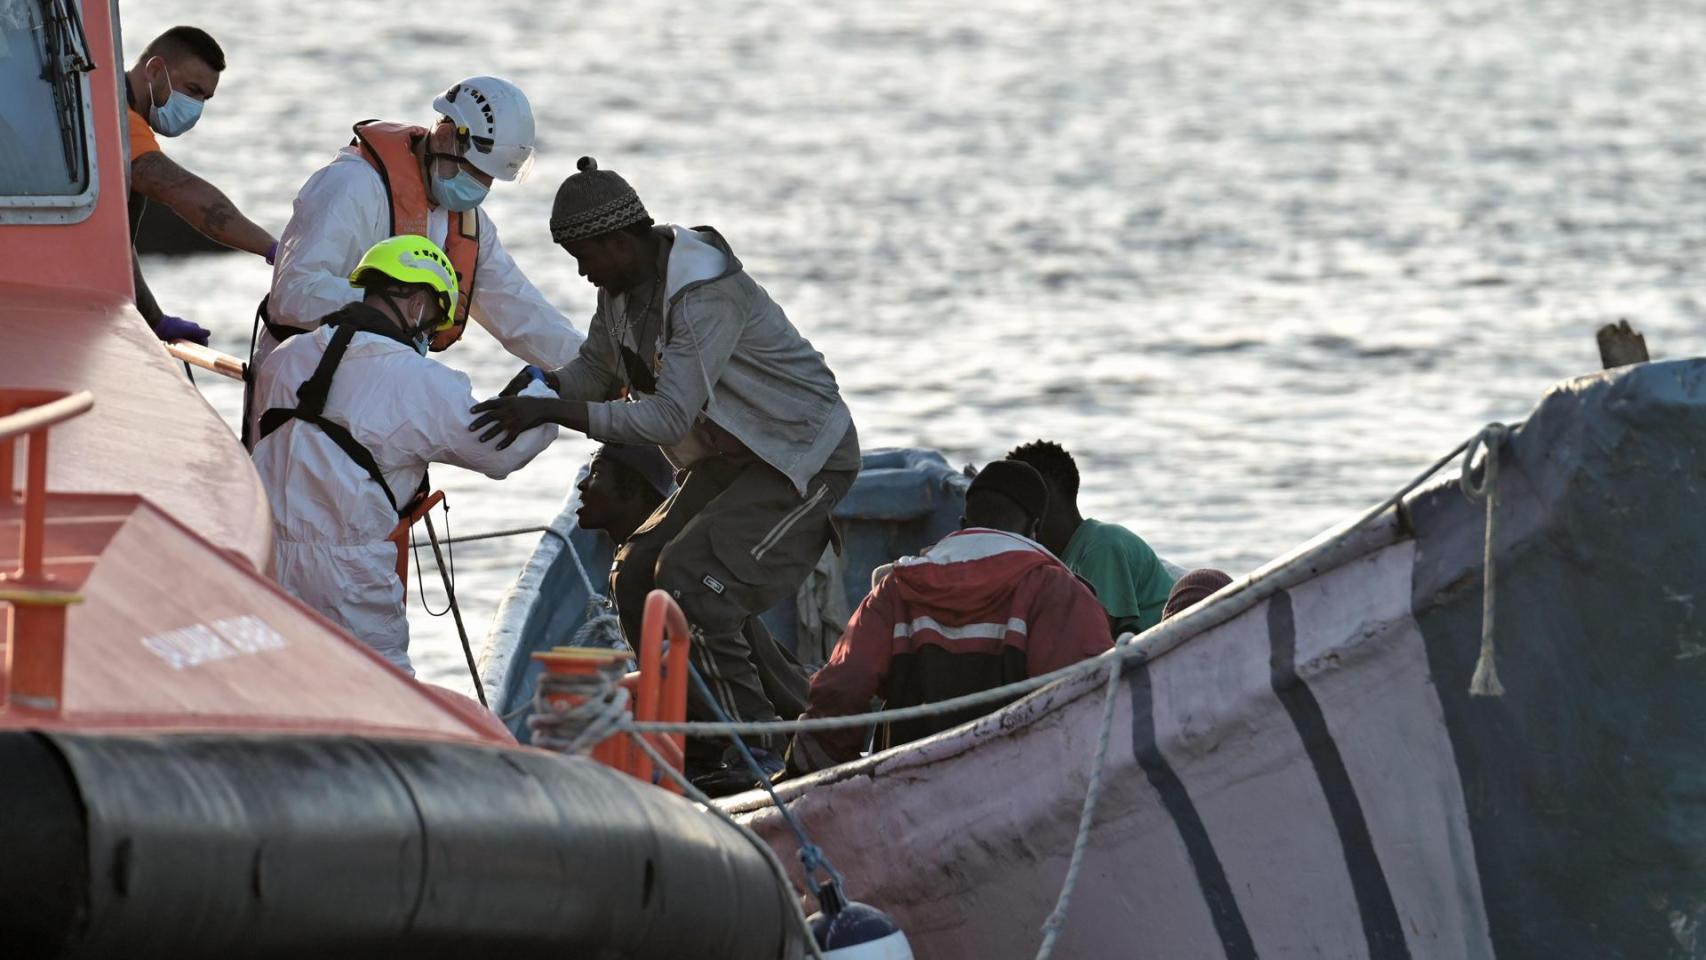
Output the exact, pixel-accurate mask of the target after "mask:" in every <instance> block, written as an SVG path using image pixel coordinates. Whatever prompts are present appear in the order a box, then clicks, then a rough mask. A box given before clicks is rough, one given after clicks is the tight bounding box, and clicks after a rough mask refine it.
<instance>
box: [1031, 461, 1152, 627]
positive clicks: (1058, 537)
mask: <svg viewBox="0 0 1706 960" xmlns="http://www.w3.org/2000/svg"><path fill="white" fill-rule="evenodd" d="M1007 459H1009V460H1018V461H1020V462H1023V463H1028V464H1030V465H1031V466H1033V467H1035V468H1036V470H1037V472H1038V473H1040V474H1042V475H1043V481H1044V482H1045V483H1046V484H1047V486H1048V512H1047V513H1045V514H1044V515H1043V522H1042V525H1041V527H1040V528H1039V529H1038V531H1037V540H1038V542H1040V543H1041V544H1042V545H1043V546H1045V547H1047V548H1048V549H1049V550H1050V551H1052V552H1053V553H1054V555H1055V556H1057V557H1059V558H1060V562H1061V563H1063V564H1065V565H1066V568H1067V569H1068V570H1071V571H1072V572H1073V573H1076V574H1078V575H1079V576H1080V577H1083V578H1084V579H1085V580H1088V581H1089V582H1090V586H1092V587H1094V588H1095V590H1096V599H1098V600H1100V601H1101V602H1102V609H1104V610H1106V611H1108V621H1109V623H1110V624H1111V625H1112V627H1113V631H1114V635H1115V636H1118V635H1120V634H1122V633H1141V632H1143V631H1144V630H1147V629H1148V628H1150V627H1153V626H1155V625H1156V624H1157V623H1159V622H1161V610H1162V608H1163V607H1165V606H1166V605H1167V593H1168V591H1170V590H1171V589H1172V588H1173V576H1172V574H1170V573H1168V572H1167V568H1166V566H1165V565H1164V564H1163V563H1162V562H1161V558H1160V557H1158V556H1156V555H1155V551H1154V550H1152V549H1150V547H1149V544H1147V543H1144V542H1143V538H1142V537H1139V536H1138V535H1137V534H1135V533H1132V532H1131V531H1130V530H1127V529H1126V528H1125V527H1122V526H1120V525H1119V524H1116V523H1103V522H1101V521H1100V520H1091V519H1088V518H1086V517H1085V516H1084V515H1083V514H1081V513H1079V512H1078V464H1077V462H1075V461H1074V460H1073V459H1072V454H1070V453H1067V452H1066V448H1065V447H1062V446H1061V445H1060V444H1058V443H1055V442H1053V441H1051V440H1036V441H1032V442H1031V443H1026V444H1022V445H1020V446H1017V447H1014V448H1013V450H1012V451H1011V452H1010V453H1008V454H1007Z"/></svg>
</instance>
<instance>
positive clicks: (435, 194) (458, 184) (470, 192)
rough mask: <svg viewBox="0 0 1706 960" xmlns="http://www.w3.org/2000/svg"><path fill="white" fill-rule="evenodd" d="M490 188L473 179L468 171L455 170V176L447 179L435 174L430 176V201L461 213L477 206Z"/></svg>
mask: <svg viewBox="0 0 1706 960" xmlns="http://www.w3.org/2000/svg"><path fill="white" fill-rule="evenodd" d="M491 189H492V188H491V187H488V186H486V185H485V184H483V183H481V182H480V181H478V180H476V179H474V175H473V174H471V173H469V172H468V171H466V170H457V171H456V176H454V177H451V178H450V179H449V180H444V179H441V178H439V177H437V176H434V177H433V178H432V186H431V192H432V202H433V203H436V204H438V205H439V206H441V207H443V208H444V209H446V210H452V211H455V212H457V213H461V212H463V211H467V210H472V209H474V208H475V207H477V206H479V205H480V201H482V200H484V199H486V194H487V193H489V192H490V191H491Z"/></svg>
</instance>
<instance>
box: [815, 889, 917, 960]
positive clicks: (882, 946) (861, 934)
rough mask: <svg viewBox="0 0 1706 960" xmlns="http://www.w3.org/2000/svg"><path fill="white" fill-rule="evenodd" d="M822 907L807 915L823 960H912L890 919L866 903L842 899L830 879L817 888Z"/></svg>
mask: <svg viewBox="0 0 1706 960" xmlns="http://www.w3.org/2000/svg"><path fill="white" fill-rule="evenodd" d="M817 901H818V903H819V905H821V906H822V907H823V909H822V910H821V911H819V912H817V913H814V914H812V915H811V916H810V917H809V918H807V923H809V924H810V925H811V928H812V936H814V937H816V938H817V945H818V948H819V949H821V950H822V951H823V955H824V957H825V958H826V960H912V944H910V943H908V942H907V940H906V934H905V933H903V932H902V931H901V929H900V925H899V924H897V923H895V922H894V918H893V917H890V916H889V915H888V914H886V913H884V912H882V911H881V910H878V909H877V908H876V907H873V906H871V905H870V904H868V903H860V902H858V901H857V900H854V901H843V900H842V897H841V891H840V890H839V889H838V888H837V887H836V886H835V884H834V883H833V882H831V883H826V884H824V885H823V886H821V887H819V888H818V894H817Z"/></svg>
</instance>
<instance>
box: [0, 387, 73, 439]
mask: <svg viewBox="0 0 1706 960" xmlns="http://www.w3.org/2000/svg"><path fill="white" fill-rule="evenodd" d="M11 392H12V391H6V390H0V404H5V403H6V400H7V394H8V393H11ZM17 393H21V394H26V395H27V394H35V395H36V396H40V397H43V398H46V397H49V396H53V394H49V393H45V392H43V393H36V392H35V391H18V392H17ZM25 402H26V403H27V402H28V401H25ZM94 406H95V395H94V394H93V393H90V392H89V391H87V390H79V391H77V392H76V393H73V394H69V395H60V396H59V397H58V398H57V399H54V400H48V401H46V402H43V403H39V404H37V405H34V406H29V407H26V408H24V409H22V410H19V411H17V412H16V413H11V414H8V415H6V416H0V440H12V439H15V438H17V437H21V436H23V435H24V434H26V433H35V432H36V431H38V430H45V429H47V428H48V427H51V426H54V425H55V424H59V423H64V422H65V421H67V420H70V419H71V418H72V417H76V416H80V415H82V414H85V413H88V412H89V410H90V409H91V408H93V407H94Z"/></svg>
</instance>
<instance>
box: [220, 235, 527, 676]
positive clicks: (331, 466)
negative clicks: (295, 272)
mask: <svg viewBox="0 0 1706 960" xmlns="http://www.w3.org/2000/svg"><path fill="white" fill-rule="evenodd" d="M345 283H346V284H347V285H349V286H350V289H351V291H352V292H353V293H354V295H355V296H357V297H360V299H359V300H357V301H356V302H354V303H348V304H345V305H343V306H342V307H340V308H339V309H337V310H334V311H331V312H330V313H328V314H327V315H326V316H324V317H321V318H320V322H319V323H318V324H317V325H316V329H315V330H314V331H313V332H312V333H307V334H303V335H302V336H297V337H292V338H290V339H289V340H287V341H286V342H285V343H284V344H283V345H281V346H280V347H279V348H278V349H276V350H274V351H273V353H272V355H271V356H270V357H268V358H267V360H266V362H265V364H263V365H262V367H261V368H260V371H259V375H258V377H257V378H256V393H255V405H256V407H257V408H258V409H260V410H262V411H265V412H264V413H263V414H262V415H261V416H260V417H259V418H258V421H259V423H258V438H257V440H256V443H255V449H254V454H253V456H254V461H255V469H256V470H257V471H258V472H259V473H260V476H261V483H262V484H263V485H264V486H265V487H266V491H267V500H268V501H269V503H270V504H271V507H272V519H273V537H274V541H275V544H274V552H273V560H274V568H275V570H274V577H275V579H277V581H278V582H279V584H280V585H282V586H283V587H284V588H285V589H286V590H289V591H290V592H291V593H292V594H293V595H295V596H296V597H298V598H299V599H301V600H302V601H303V602H304V603H307V604H308V605H309V606H311V607H313V608H314V609H316V610H318V611H320V612H321V613H322V614H324V615H325V616H327V617H328V618H330V619H331V620H333V621H335V622H337V623H338V624H339V625H340V626H342V627H344V628H345V629H347V630H349V631H350V633H352V634H354V635H355V636H356V637H357V638H358V639H360V640H361V641H362V642H364V643H366V644H367V645H368V646H370V647H372V648H373V649H374V650H376V651H378V652H379V653H380V654H381V655H383V656H384V657H385V658H386V659H387V660H389V661H391V662H392V663H393V664H396V665H397V667H398V668H400V669H402V670H403V671H404V672H406V673H409V674H411V675H413V673H414V669H413V667H412V666H411V665H410V663H409V621H408V617H407V615H406V614H405V612H404V606H403V601H404V598H405V595H406V594H405V586H406V585H405V584H403V583H402V582H401V581H400V580H398V578H397V571H396V566H397V549H396V547H395V545H394V544H393V543H392V542H391V541H390V540H389V539H387V538H388V537H389V536H390V534H391V532H392V530H393V528H395V527H396V526H397V523H398V520H399V518H400V517H402V516H405V515H406V514H407V513H408V505H409V503H410V501H411V500H412V499H413V497H414V496H415V495H416V493H417V492H419V491H421V490H423V488H424V486H425V477H426V469H427V465H428V464H429V463H449V464H453V465H455V466H458V467H464V468H466V469H469V470H476V471H479V472H480V473H483V474H485V475H486V476H488V477H491V478H493V479H501V478H503V477H504V476H505V475H507V474H509V473H510V472H511V471H513V470H516V469H518V468H520V467H521V466H523V465H525V464H526V463H527V462H528V461H529V460H532V459H533V458H534V457H535V456H537V455H538V454H539V452H540V451H542V450H544V449H545V448H546V447H547V446H549V445H550V443H551V441H552V440H553V439H555V438H556V435H557V428H556V426H554V425H550V426H543V427H539V428H537V429H533V430H529V431H527V432H526V433H525V434H524V435H522V436H521V437H520V438H518V439H517V441H516V442H515V443H514V444H513V445H511V446H510V447H509V448H508V449H504V450H499V449H497V448H496V447H494V446H493V445H491V444H486V443H481V442H480V441H479V439H478V437H477V436H476V435H475V434H473V433H470V432H469V430H468V425H469V422H470V421H471V420H472V419H473V417H472V416H471V415H470V414H469V412H468V408H469V407H471V406H473V405H474V396H473V390H472V387H471V385H470V383H469V381H468V377H467V375H466V374H464V373H462V372H460V371H458V370H453V369H451V368H450V367H447V366H445V365H443V364H441V363H439V362H438V361H437V360H434V359H432V358H430V357H428V356H427V347H428V344H429V343H430V342H431V340H432V338H433V337H434V336H436V335H437V334H439V333H441V332H443V331H444V330H445V329H446V328H447V327H448V326H449V325H450V323H451V322H452V318H453V317H454V316H455V314H456V307H457V302H458V300H459V299H460V298H459V297H458V295H457V294H458V285H457V280H456V274H455V272H454V271H453V270H452V269H451V265H450V260H449V258H448V257H446V256H445V254H444V252H443V251H442V250H440V249H439V248H438V247H437V245H435V244H434V243H433V242H432V241H430V240H428V239H426V238H425V237H420V236H407V235H405V236H400V237H392V238H390V239H388V240H382V241H381V242H379V243H377V244H375V245H374V246H373V247H372V249H370V250H368V251H367V253H366V255H365V256H363V257H361V259H360V261H359V262H358V263H357V264H356V265H355V269H354V270H353V271H351V272H350V274H349V275H348V277H347V279H346V280H345ZM523 393H524V394H528V395H533V396H540V397H548V396H554V394H552V393H551V391H550V389H549V388H548V387H546V386H545V385H544V384H543V383H533V384H529V385H528V386H527V388H526V389H525V390H524V391H523Z"/></svg>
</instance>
